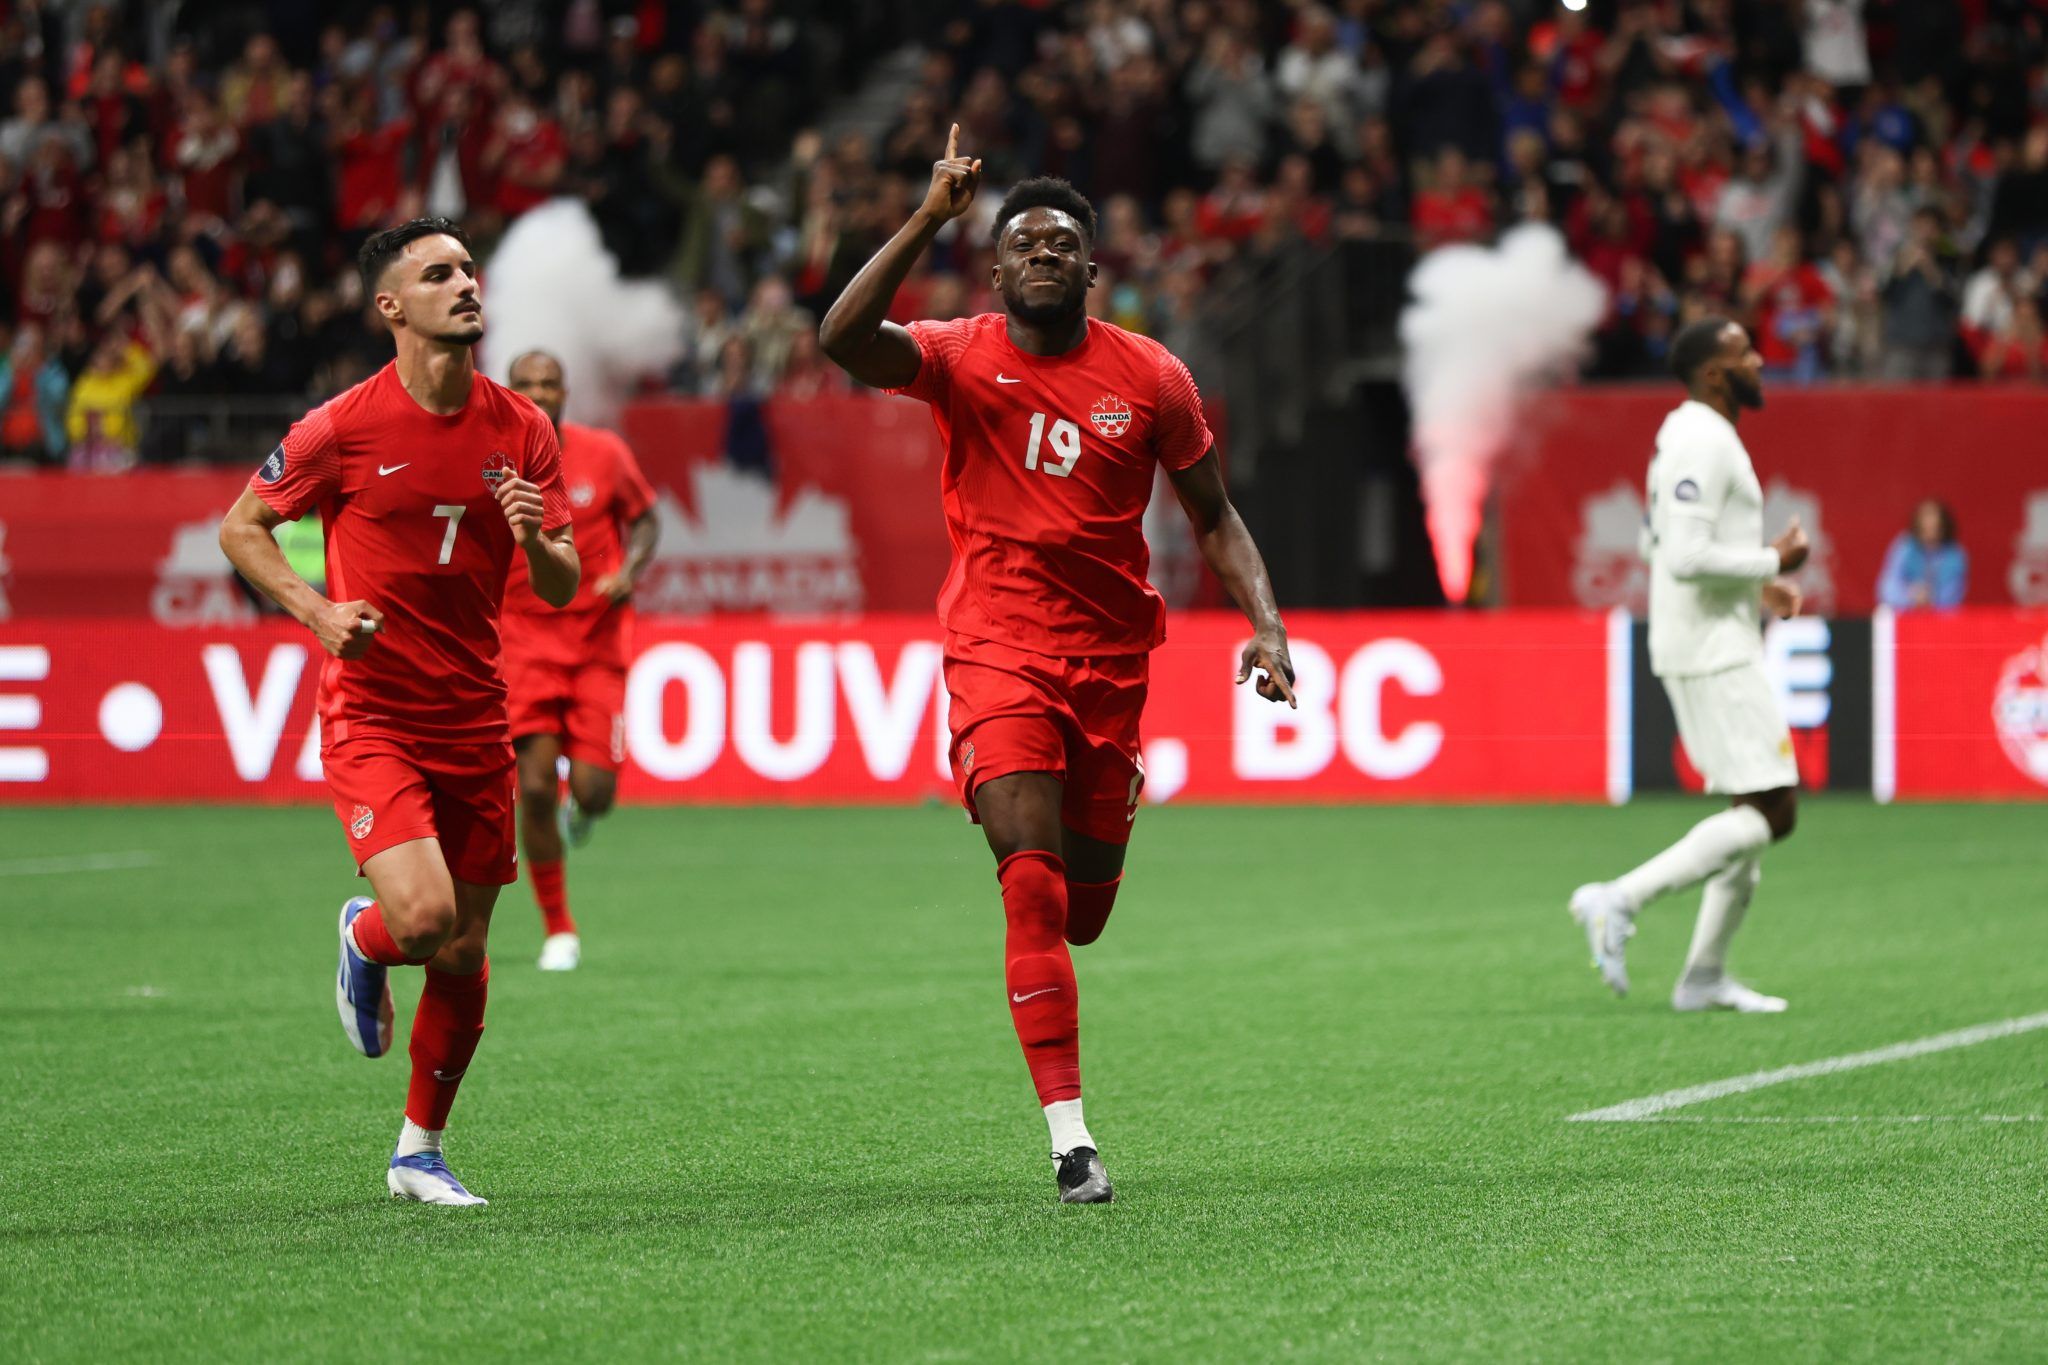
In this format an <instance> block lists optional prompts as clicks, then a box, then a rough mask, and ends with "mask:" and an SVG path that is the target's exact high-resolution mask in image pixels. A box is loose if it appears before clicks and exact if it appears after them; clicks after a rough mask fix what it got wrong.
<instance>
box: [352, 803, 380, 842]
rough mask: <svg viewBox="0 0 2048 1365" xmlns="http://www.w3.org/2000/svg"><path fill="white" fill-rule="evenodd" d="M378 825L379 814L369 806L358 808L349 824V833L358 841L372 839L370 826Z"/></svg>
mask: <svg viewBox="0 0 2048 1365" xmlns="http://www.w3.org/2000/svg"><path fill="white" fill-rule="evenodd" d="M376 823H377V812H375V811H373V810H371V809H370V808H369V807H368V806H357V807H356V808H355V810H354V812H353V813H352V815H351V818H350V820H349V822H348V832H349V833H350V834H353V835H354V836H355V837H356V838H358V839H367V838H369V837H370V826H372V825H374V824H376Z"/></svg>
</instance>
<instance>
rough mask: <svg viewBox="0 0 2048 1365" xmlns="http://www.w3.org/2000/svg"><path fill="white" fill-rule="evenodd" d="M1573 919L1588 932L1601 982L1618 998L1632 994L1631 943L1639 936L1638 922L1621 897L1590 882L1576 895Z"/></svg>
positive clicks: (1605, 886) (1608, 886) (1604, 884)
mask: <svg viewBox="0 0 2048 1365" xmlns="http://www.w3.org/2000/svg"><path fill="white" fill-rule="evenodd" d="M1572 918H1573V919H1575V920H1577V921H1578V922H1579V927H1580V928H1582V929H1584V930H1585V931H1586V946H1587V947H1589V948H1591V949H1592V950H1593V965H1594V966H1595V967H1598V968H1599V969H1600V979H1601V980H1602V981H1605V982H1606V983H1607V984H1608V986H1609V987H1610V988H1611V989H1612V990H1613V991H1614V993H1615V994H1616V995H1627V994H1628V961H1627V957H1626V954H1627V950H1628V941H1629V939H1631V938H1632V937H1634V936H1635V932H1636V918H1635V916H1634V915H1632V914H1630V913H1629V908H1628V903H1627V902H1626V901H1624V900H1623V899H1622V898H1621V893H1620V892H1619V891H1616V890H1615V889H1614V887H1613V886H1612V885H1611V884H1609V883H1607V882H1588V883H1587V884H1586V885H1584V886H1582V887H1580V888H1579V889H1578V890H1576V891H1574V892H1572Z"/></svg>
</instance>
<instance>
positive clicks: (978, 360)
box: [892, 313, 1211, 656]
mask: <svg viewBox="0 0 2048 1365" xmlns="http://www.w3.org/2000/svg"><path fill="white" fill-rule="evenodd" d="M1007 321H1008V320H1007V319H1006V318H1005V316H1004V315H1003V314H1001V313H984V314H982V315H981V316H980V317H974V318H962V319H960V320H958V321H954V322H914V323H912V324H911V325H910V328H909V331H910V334H911V336H912V337H914V338H915V339H916V341H917V346H918V350H919V351H920V352H921V353H922V355H923V360H922V363H921V364H920V366H919V368H918V372H917V378H916V379H914V380H912V381H911V382H910V383H909V384H907V385H905V386H904V387H903V388H901V389H896V390H892V392H896V393H902V394H907V395H909V396H910V397H913V398H917V399H921V400H923V401H924V402H926V403H929V404H930V405H931V409H932V421H933V423H934V425H936V426H937V427H938V430H939V439H940V440H941V441H943V442H944V443H945V447H946V458H945V465H944V469H943V472H942V474H941V476H940V488H941V492H942V494H943V498H944V503H945V512H946V531H947V534H948V535H949V537H950V538H951V540H952V543H953V562H952V567H951V568H950V569H949V570H948V571H947V574H946V582H945V586H944V587H943V588H942V589H941V590H940V592H939V619H940V621H941V622H943V623H944V625H945V626H946V628H947V629H948V630H949V631H952V632H954V633H955V634H958V635H965V636H969V637H972V638H974V639H981V640H994V641H997V642H999V643H1002V644H1006V645H1011V646H1013V647H1015V648H1018V649H1027V650H1031V651H1033V652H1034V653H1038V654H1050V655H1055V656H1092V655H1103V654H1141V653H1144V652H1145V651H1147V650H1149V649H1151V648H1153V647H1154V646H1155V645H1157V644H1158V643H1159V642H1160V641H1161V640H1163V639H1165V638H1166V611H1165V604H1164V603H1163V602H1162V601H1161V600H1160V597H1159V594H1158V593H1156V592H1154V591H1153V590H1152V587H1151V585H1150V584H1149V583H1147V582H1146V581H1145V574H1146V570H1147V569H1148V568H1149V567H1150V564H1151V555H1150V552H1149V551H1148V550H1147V548H1146V545H1145V536H1144V531H1143V521H1144V516H1145V505H1146V504H1147V503H1148V502H1150V501H1151V498H1152V485H1153V480H1154V477H1155V472H1156V469H1157V466H1158V465H1160V464H1164V465H1165V466H1166V467H1167V468H1168V469H1172V470H1181V469H1186V468H1188V467H1189V466H1190V465H1192V464H1194V463H1195V462H1196V461H1198V460H1200V459H1201V458H1202V456H1203V455H1205V454H1207V453H1208V450H1209V446H1210V441H1211V437H1210V435H1209V427H1208V423H1207V422H1206V421H1205V420H1204V419H1203V416H1202V399H1201V395H1200V394H1198V393H1197V392H1196V391H1195V383H1194V380H1193V379H1192V378H1190V377H1189V375H1188V371H1187V367H1186V366H1184V365H1182V364H1181V363H1180V361H1179V360H1177V359H1176V358H1175V357H1174V355H1173V353H1172V352H1171V351H1168V350H1167V349H1166V348H1165V347H1164V346H1161V345H1160V344H1159V343H1158V342H1156V341H1154V340H1152V339H1151V338H1150V337H1143V336H1138V335H1136V334H1135V333H1132V332H1127V331H1125V330H1124V329H1123V328H1121V327H1116V326H1113V325H1111V324H1109V323H1106V322H1097V321H1094V320H1092V319H1091V320H1090V321H1089V323H1088V331H1087V335H1086V336H1085V337H1084V338H1083V340H1082V342H1081V344H1080V345H1078V346H1076V347H1074V349H1073V350H1071V351H1068V352H1066V353H1065V354H1063V355H1056V356H1035V355H1028V354H1026V353H1025V352H1023V351H1020V350H1018V349H1017V347H1016V346H1015V345H1014V344H1013V343H1012V342H1011V341H1010V337H1009V332H1008V327H1007Z"/></svg>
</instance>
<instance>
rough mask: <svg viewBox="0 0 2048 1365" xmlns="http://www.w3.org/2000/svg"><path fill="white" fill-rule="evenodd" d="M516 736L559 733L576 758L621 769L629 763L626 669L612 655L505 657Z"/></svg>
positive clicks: (509, 706)
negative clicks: (580, 659)
mask: <svg viewBox="0 0 2048 1365" xmlns="http://www.w3.org/2000/svg"><path fill="white" fill-rule="evenodd" d="M505 705H506V709H507V710H508V711H509V712H510V714H511V718H512V738H513V739H514V740H521V739H525V738H526V737H527V736H528V735H559V736H561V738H562V752H564V753H566V754H567V755H569V758H570V760H571V761H573V762H576V763H589V764H592V765H594V766H596V767H599V768H603V769H604V770H605V771H606V772H613V773H615V772H617V771H618V770H619V769H620V768H621V767H623V766H624V765H625V762H626V670H625V669H624V667H622V666H620V665H619V664H616V663H614V662H612V661H611V660H609V659H605V660H592V661H589V662H586V663H577V664H565V663H561V662H558V661H556V660H553V659H514V658H512V657H511V655H510V654H507V655H506V658H505Z"/></svg>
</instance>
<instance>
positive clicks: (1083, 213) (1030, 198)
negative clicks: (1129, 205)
mask: <svg viewBox="0 0 2048 1365" xmlns="http://www.w3.org/2000/svg"><path fill="white" fill-rule="evenodd" d="M1026 209H1058V210H1059V211H1060V212H1061V213H1064V214H1066V215H1067V216H1068V217H1069V218H1072V219H1073V220H1074V221H1075V222H1077V223H1079V224H1080V225H1081V235H1082V236H1083V237H1084V238H1086V239H1087V243H1088V245H1090V246H1093V245H1094V243H1095V206H1094V205H1093V204H1091V203H1089V202H1088V196H1087V195H1085V194H1083V193H1081V191H1079V190H1077V189H1075V188H1074V187H1073V186H1072V185H1070V184H1068V183H1067V182H1066V181H1064V180H1062V179H1060V178H1059V177H1058V176H1056V175H1038V176H1033V177H1032V178H1031V179H1029V180H1020V181H1018V182H1017V184H1016V185H1015V186H1014V187H1013V188H1012V189H1011V190H1010V192H1009V193H1008V194H1007V195H1005V196H1003V206H1002V207H1001V208H999V209H997V210H996V224H995V227H994V228H993V229H992V230H991V231H990V233H989V235H990V236H991V237H993V238H995V240H997V241H998V242H1000V241H1001V240H1002V238H1003V229H1004V228H1006V227H1008V226H1009V225H1010V220H1011V219H1012V218H1015V217H1016V216H1017V215H1018V214H1020V213H1023V212H1024V211H1025V210H1026Z"/></svg>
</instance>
